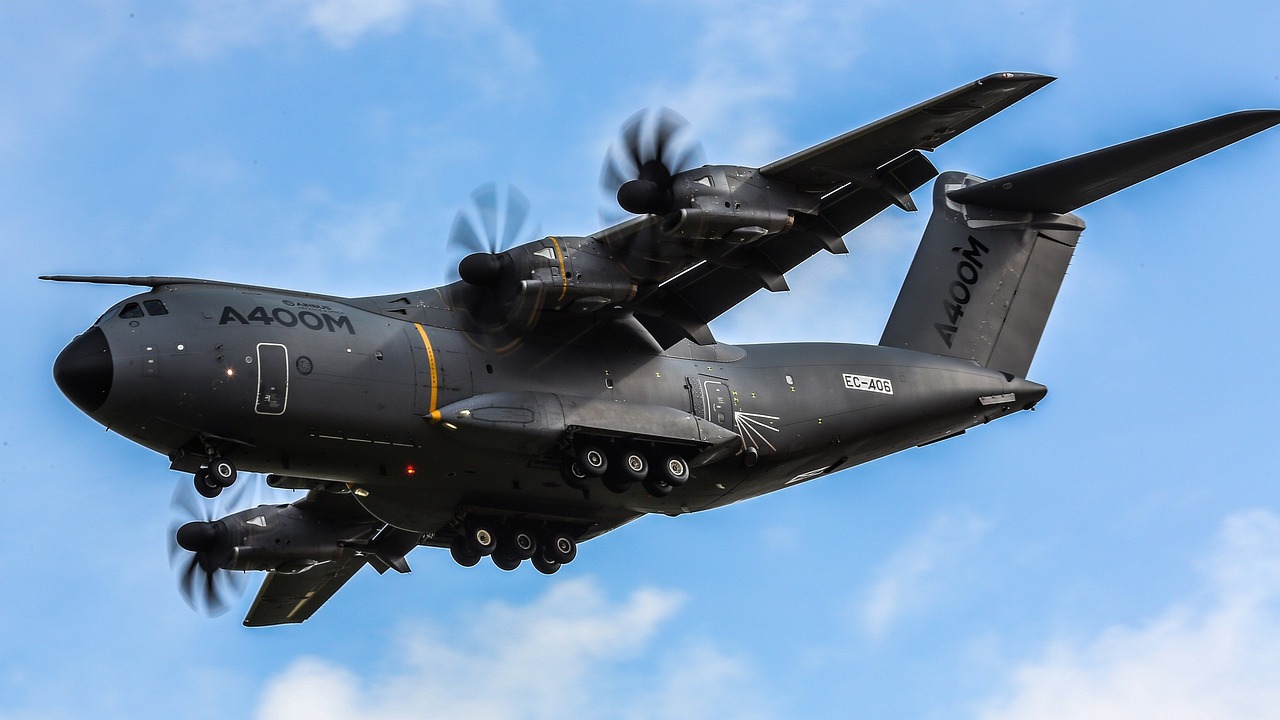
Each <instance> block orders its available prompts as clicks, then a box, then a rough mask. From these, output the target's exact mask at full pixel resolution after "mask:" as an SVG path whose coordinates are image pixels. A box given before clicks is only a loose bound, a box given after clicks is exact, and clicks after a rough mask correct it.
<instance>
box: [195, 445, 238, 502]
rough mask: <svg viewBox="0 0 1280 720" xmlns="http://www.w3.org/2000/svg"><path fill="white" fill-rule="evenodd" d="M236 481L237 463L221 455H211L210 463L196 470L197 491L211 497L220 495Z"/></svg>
mask: <svg viewBox="0 0 1280 720" xmlns="http://www.w3.org/2000/svg"><path fill="white" fill-rule="evenodd" d="M235 481H236V466H235V463H233V462H231V461H230V460H228V459H226V458H224V457H222V456H221V455H214V456H212V457H210V458H209V464H208V465H205V466H204V467H202V468H200V469H199V470H196V473H195V478H194V482H195V486H196V492H198V493H200V495H202V496H203V497H207V498H210V499H212V498H216V497H218V495H220V494H222V491H223V490H225V489H226V488H229V487H231V485H232V483H234V482H235Z"/></svg>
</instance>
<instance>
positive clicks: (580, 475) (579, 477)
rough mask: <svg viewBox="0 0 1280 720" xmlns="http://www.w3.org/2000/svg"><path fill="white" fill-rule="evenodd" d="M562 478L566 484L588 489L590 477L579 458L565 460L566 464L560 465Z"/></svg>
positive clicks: (575, 488)
mask: <svg viewBox="0 0 1280 720" xmlns="http://www.w3.org/2000/svg"><path fill="white" fill-rule="evenodd" d="M560 479H561V480H564V484H565V485H568V486H569V487H571V488H573V489H574V490H586V489H587V480H589V479H590V477H589V476H588V475H587V474H586V473H585V472H583V470H582V467H581V466H580V465H578V461H577V460H565V461H564V464H563V465H561V466H560Z"/></svg>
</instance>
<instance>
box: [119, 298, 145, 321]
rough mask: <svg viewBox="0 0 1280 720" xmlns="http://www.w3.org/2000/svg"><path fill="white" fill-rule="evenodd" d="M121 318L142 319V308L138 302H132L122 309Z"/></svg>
mask: <svg viewBox="0 0 1280 720" xmlns="http://www.w3.org/2000/svg"><path fill="white" fill-rule="evenodd" d="M120 317H122V318H126V319H128V318H140V317H142V307H141V306H140V305H138V303H136V302H131V303H129V304H128V305H125V306H124V307H123V308H121V309H120Z"/></svg>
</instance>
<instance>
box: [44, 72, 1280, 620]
mask: <svg viewBox="0 0 1280 720" xmlns="http://www.w3.org/2000/svg"><path fill="white" fill-rule="evenodd" d="M1052 80H1053V78H1050V77H1046V76H1042V75H1034V74H1025V73H1001V74H996V75H991V76H989V77H986V78H983V79H981V80H978V81H976V82H973V83H971V84H968V85H965V86H962V87H959V88H957V89H955V90H952V91H950V92H947V93H944V94H942V95H940V96H938V97H936V98H933V99H932V100H928V101H926V102H924V103H921V104H920V105H917V106H915V107H912V108H909V109H907V110H904V111H902V112H899V113H896V114H894V115H891V116H889V117H886V118H884V119H882V120H878V121H876V122H873V123H871V124H869V125H867V126H865V127H862V128H859V129H857V130H853V131H851V132H848V133H845V134H843V135H840V136H839V137H836V138H833V139H831V140H828V141H826V142H823V143H820V144H818V145H815V146H813V147H811V148H808V149H806V150H801V151H800V152H797V153H795V154H793V155H789V156H787V157H784V158H782V159H780V160H777V161H775V162H771V163H769V164H767V165H764V166H763V167H758V168H755V167H739V166H734V165H701V166H698V167H690V166H689V165H691V164H694V162H693V157H694V155H695V153H694V152H693V150H692V147H693V146H692V144H691V143H690V142H687V141H685V140H684V139H683V138H684V135H685V134H686V131H685V128H684V126H683V125H682V123H681V122H680V121H679V119H678V117H677V116H675V115H674V114H672V113H669V112H659V113H650V114H642V115H639V116H636V117H634V118H633V119H632V120H631V121H629V122H628V123H627V124H626V125H625V126H624V128H623V132H622V135H621V142H620V144H619V145H617V146H616V147H615V148H614V150H613V152H611V154H610V157H609V158H608V159H607V160H606V163H605V167H604V171H603V174H602V175H603V178H602V180H603V182H604V183H605V184H606V185H609V186H610V188H611V189H612V190H615V191H616V198H617V202H618V204H619V205H620V206H621V207H622V208H623V209H624V210H626V211H628V212H629V213H632V214H634V217H631V218H629V219H626V220H625V221H623V222H621V223H618V224H615V225H613V226H611V227H608V228H606V229H604V230H601V231H599V232H597V233H594V234H592V235H588V236H586V237H564V236H548V237H543V238H540V239H537V240H534V241H531V242H526V243H523V244H519V245H516V246H515V247H502V242H501V241H500V240H499V239H498V231H497V226H496V223H495V216H496V214H495V213H494V212H493V211H491V210H490V211H487V212H484V213H482V218H481V222H480V223H478V225H479V229H478V230H477V229H476V227H475V226H476V223H472V224H466V223H463V224H462V225H460V226H456V227H455V237H456V238H460V239H459V240H458V242H459V244H460V246H462V247H469V248H471V249H473V250H476V252H472V253H471V254H469V255H467V256H466V257H464V258H462V260H461V262H460V263H459V264H458V266H457V277H458V280H456V281H455V282H452V283H450V284H446V285H444V286H442V287H437V288H432V289H428V290H419V291H414V292H403V293H393V294H390V295H381V296H376V297H362V298H345V297H334V296H330V295H319V294H315V293H308V292H297V291H292V290H282V289H277V288H268V287H256V286H249V285H241V284H238V283H234V282H221V281H214V280H198V279H190V278H182V277H98V276H52V277H48V276H47V277H46V278H45V279H48V280H57V281H69V282H92V283H107V284H116V285H126V286H140V287H145V288H148V289H147V291H146V292H144V293H142V294H140V295H135V296H133V297H129V298H127V299H125V300H123V301H121V302H120V303H118V304H117V305H115V306H113V307H112V308H110V309H109V310H108V311H107V312H106V313H105V314H104V315H103V316H102V317H101V318H99V319H98V321H97V322H95V323H94V324H93V326H92V327H90V328H89V329H88V330H87V331H86V332H84V333H83V334H82V335H80V336H78V337H77V338H75V339H74V340H72V342H71V343H70V344H69V345H68V346H67V347H66V349H64V350H63V351H62V353H61V354H60V355H59V356H58V358H57V361H56V362H55V364H54V368H53V374H54V378H55V380H56V381H57V384H58V386H59V387H60V388H61V389H62V391H63V392H64V393H65V394H66V396H67V397H68V398H69V399H70V400H71V401H72V402H73V403H74V404H75V405H76V406H77V407H79V408H80V409H81V410H83V411H84V412H85V413H87V414H88V415H89V416H90V417H92V418H93V419H94V420H96V421H98V422H99V423H101V424H103V425H105V426H106V427H108V428H110V429H111V430H113V431H115V432H116V433H118V434H120V435H122V436H124V437H126V438H128V439H130V440H132V441H134V442H136V443H138V444H140V445H143V446H145V447H147V448H150V449H152V450H155V451H156V452H159V453H162V454H164V455H165V456H167V457H168V458H169V460H170V463H171V465H170V467H171V468H172V469H174V470H178V471H182V472H189V473H192V474H193V476H194V487H195V489H196V490H198V491H199V493H200V494H202V495H204V496H206V497H214V496H216V495H218V494H219V493H220V492H221V491H222V490H223V489H224V488H226V487H229V486H231V485H232V484H233V483H234V482H235V481H236V478H237V476H238V474H240V473H247V472H253V473H266V474H267V476H266V482H267V484H269V485H271V486H273V487H277V488H292V489H298V490H307V491H308V492H307V493H306V495H305V496H304V497H303V498H302V499H300V500H298V501H297V502H294V503H291V504H284V505H263V506H259V507H254V508H250V509H247V510H243V511H240V512H235V513H232V514H230V515H228V516H226V517H222V518H218V519H213V518H212V517H210V518H208V519H205V520H196V521H193V522H189V523H186V524H185V525H182V526H181V527H180V528H178V529H177V531H176V537H175V542H176V544H177V546H178V547H180V548H182V550H180V551H179V552H184V551H185V552H189V553H190V556H189V560H188V563H187V566H186V569H185V571H184V572H183V573H182V582H181V585H182V587H183V588H184V590H185V591H186V593H187V594H188V596H190V595H193V594H194V595H196V596H197V598H196V599H197V600H200V601H202V602H204V603H206V604H207V606H208V607H210V608H212V607H214V606H216V605H218V604H219V603H220V602H221V600H220V598H219V597H218V596H219V593H220V592H221V583H222V582H223V580H222V578H223V577H224V576H225V575H226V574H228V573H229V572H230V571H245V570H263V571H266V572H267V576H266V579H265V581H264V582H263V584H262V587H261V589H260V590H259V591H258V594H257V597H256V599H255V600H254V602H253V604H252V607H251V608H250V610H249V613H248V616H247V617H246V618H245V620H244V623H245V624H246V625H250V626H259V625H275V624H281V623H297V622H302V621H304V620H306V619H307V618H309V617H311V615H312V614H313V613H315V612H316V610H317V609H318V608H319V607H320V606H321V605H322V604H323V603H324V602H325V601H326V600H327V599H328V598H330V597H331V596H332V595H333V593H334V592H335V591H337V590H338V589H339V587H341V586H342V584H343V583H345V582H346V581H347V580H348V579H350V578H351V577H352V575H354V574H355V573H356V572H357V571H358V570H359V569H360V568H361V567H363V566H364V565H366V564H368V565H371V566H373V567H374V569H375V570H377V571H378V572H380V573H381V572H386V571H387V570H388V569H395V570H397V571H399V572H407V571H408V569H409V566H408V564H407V563H406V561H405V555H406V554H407V553H408V552H409V551H410V550H411V549H413V548H415V547H417V546H419V545H428V546H434V547H442V548H443V547H447V548H449V550H450V551H451V553H452V555H453V557H454V559H456V560H457V562H458V563H460V564H462V565H465V566H471V565H475V564H476V563H477V562H479V561H480V560H481V559H482V558H484V557H486V556H487V557H490V558H491V559H492V560H493V562H494V563H495V564H497V565H498V566H499V567H501V568H503V569H504V570H513V569H515V568H516V567H517V566H519V565H520V564H521V562H522V561H524V560H530V561H531V564H532V565H533V566H534V567H535V568H536V569H538V570H539V571H541V572H543V573H553V572H555V571H556V570H558V569H559V568H560V566H561V565H563V564H565V563H568V562H571V561H572V560H573V559H574V557H575V555H576V554H577V552H578V545H579V544H580V543H581V542H583V541H586V540H590V539H592V538H595V537H597V536H599V535H601V534H603V533H606V532H608V531H610V530H613V529H615V528H617V527H619V526H621V525H623V524H625V523H627V522H629V521H631V520H634V519H636V518H638V517H640V516H642V515H644V514H646V513H664V514H667V515H677V514H681V513H691V512H697V511H700V510H708V509H710V508H716V507H721V506H724V505H728V504H730V503H734V502H738V501H740V500H743V499H746V498H751V497H755V496H758V495H763V494H765V493H769V492H773V491H775V490H781V489H783V488H785V487H788V486H790V485H795V484H798V483H802V482H805V481H808V480H812V479H814V478H817V477H820V476H823V475H828V474H830V473H834V472H838V471H840V470H844V469H845V468H849V467H853V466H854V465H858V464H860V463H864V462H867V461H869V460H874V459H876V458H879V457H883V456H885V455H889V454H891V453H895V452H898V451H899V450H904V449H906V448H910V447H915V446H920V445H925V444H927V443H932V442H937V441H939V440H943V439H946V438H951V437H955V436H957V435H960V434H962V433H964V432H965V431H966V430H967V429H968V428H972V427H974V426H976V425H979V424H982V423H986V422H989V421H991V420H995V419H997V418H1001V417H1004V416H1006V415H1009V414H1011V413H1014V412H1017V411H1019V410H1026V409H1029V408H1031V407H1033V406H1035V404H1036V403H1037V402H1038V401H1039V400H1040V399H1041V398H1043V397H1044V395H1045V392H1046V389H1045V387H1044V386H1043V385H1039V384H1037V383H1035V382H1032V381H1030V380H1028V379H1026V375H1027V371H1028V368H1029V367H1030V364H1031V360H1032V357H1033V355H1034V354H1035V350H1036V346H1037V344H1038V343H1039V340H1040V337H1041V333H1042V331H1043V329H1044V326H1045V323H1046V321H1047V319H1048V316H1049V312H1050V309H1051V307H1052V305H1053V302H1054V298H1055V297H1056V295H1057V292H1058V288H1059V286H1060V284H1061V282H1062V279H1063V276H1064V274H1065V272H1066V269H1067V264H1068V262H1069V261H1070V259H1071V256H1072V253H1073V251H1074V249H1075V246H1076V240H1077V238H1078V237H1079V235H1080V233H1081V231H1082V230H1084V227H1085V226H1084V223H1083V222H1082V221H1081V220H1080V218H1078V217H1077V216H1075V215H1073V214H1071V213H1072V211H1073V210H1075V209H1076V208H1079V207H1081V206H1083V205H1086V204H1088V203H1090V202H1093V201H1095V200H1098V199H1099V198H1102V197H1104V196H1106V195H1109V194H1111V193H1113V192H1116V191H1118V190H1121V189H1123V188H1125V187H1128V186H1129V185H1132V184H1134V183H1137V182H1140V181H1142V180H1144V179H1146V178H1149V177H1152V176H1154V175H1157V174H1159V173H1161V172H1164V171H1165V170H1168V169H1170V168H1172V167H1175V166H1177V165H1180V164H1182V163H1184V162H1187V161H1189V160H1192V159H1194V158H1197V157H1200V156H1201V155H1204V154H1206V153H1209V152H1212V151H1214V150H1217V149H1219V148H1222V147H1224V146H1226V145H1229V144H1231V143H1233V142H1236V141H1237V140H1240V139H1242V138H1245V137H1248V136H1249V135H1252V134H1254V133H1257V132H1260V131H1262V130H1264V129H1267V128H1269V127H1271V126H1273V125H1276V124H1277V123H1280V111H1276V110H1257V111H1246V112H1238V113H1233V114H1229V115H1224V116H1221V117H1217V118H1213V119H1210V120H1206V121H1203V122H1199V123H1196V124H1193V125H1188V126H1185V127H1182V128H1179V129H1176V130H1170V131H1168V132H1163V133H1160V134H1157V135H1152V136H1149V137H1146V138H1142V139H1139V140H1134V141H1131V142H1127V143H1124V144H1121V145H1116V146H1113V147H1110V148H1106V149H1103V150H1098V151H1095V152H1091V153H1088V154H1085V155H1080V156H1077V157H1074V158H1070V159H1067V160H1062V161H1059V162H1055V163H1051V164H1049V165H1045V166H1042V167H1038V168H1035V169H1032V170H1026V171H1023V172H1019V173H1015V174H1013V175H1008V176H1005V177H1000V178H997V179H995V180H983V179H981V178H978V177H975V176H973V175H969V174H966V173H962V172H947V173H943V174H941V175H939V174H938V171H937V170H936V169H935V168H934V166H933V165H932V164H931V163H930V161H929V160H928V159H927V158H926V156H925V155H924V152H922V151H933V150H936V149H937V148H938V147H939V146H941V145H942V144H943V143H945V142H947V141H948V140H950V139H952V138H954V137H955V136H956V135H958V134H960V133H961V132H964V131H965V130H968V129H969V128H971V127H973V126H974V125H976V124H978V123H979V122H981V121H983V120H985V119H987V118H989V117H991V116H992V115H994V114H995V113H997V112H999V111H1001V110H1003V109H1005V108H1006V107H1008V106H1010V105H1012V104H1013V103H1015V102H1017V101H1019V100H1021V99H1023V98H1024V97H1026V96H1027V95H1030V94H1031V93H1032V92H1034V91H1036V90H1038V89H1040V88H1042V87H1044V86H1045V85H1046V84H1048V83H1049V82H1051V81H1052ZM934 177H937V180H936V181H935V183H934V185H933V192H932V196H933V197H932V199H933V214H932V217H931V219H930V221H929V223H928V226H927V229H926V230H925V233H924V237H923V239H922V241H921V243H920V245H919V249H918V251H917V253H916V256H915V259H914V261H913V263H912V265H911V267H910V270H909V271H908V274H907V277H906V280H905V282H904V284H903V286H902V289H901V292H900V294H899V296H898V299H897V303H896V305H895V306H894V308H893V310H892V313H891V315H890V317H889V320H888V324H887V326H886V327H885V329H884V334H883V336H882V337H881V339H880V343H879V344H878V345H852V344H832V343H796V344H772V345H751V346H743V347H735V346H732V345H728V344H724V343H719V342H717V341H716V340H715V338H713V337H712V334H711V331H710V330H709V328H708V323H710V322H711V321H712V320H713V319H715V318H716V317H718V316H719V315H721V314H722V313H724V312H726V311H728V310H729V309H731V308H733V307H734V306H735V305H737V304H738V303H740V302H742V301H743V300H744V299H746V298H747V297H749V296H751V295H752V294H754V293H756V292H757V291H759V290H761V289H766V290H769V291H772V292H777V291H782V290H786V289H787V283H786V280H785V277H784V276H785V274H786V273H787V272H788V271H789V270H791V269H792V268H794V267H796V266H797V265H799V264H800V263H801V262H803V261H804V260H806V259H807V258H809V257H810V256H812V255H814V254H816V253H819V252H823V251H825V252H827V253H832V254H840V253H844V252H846V248H845V244H844V240H843V237H844V235H845V234H847V233H848V232H849V231H851V230H852V229H853V228H855V227H858V226H859V225H861V224H862V223H864V222H866V221H867V220H869V219H870V218H872V217H873V216H875V215H876V214H878V213H880V212H881V211H882V210H885V209H886V208H888V207H889V206H891V205H894V206H897V207H898V208H900V209H902V210H906V211H911V210H915V204H914V202H913V200H912V198H911V192H912V191H914V190H916V189H917V188H919V187H921V186H922V185H924V183H926V182H927V181H929V180H930V179H932V178H934ZM492 193H493V191H492V190H485V191H482V192H481V195H482V196H485V197H489V196H491V195H492ZM512 197H515V196H512ZM490 199H491V198H490ZM522 213H523V207H522V205H521V203H520V202H512V201H510V200H509V207H508V208H507V211H506V214H507V215H508V216H509V217H508V220H509V222H508V226H507V227H508V228H509V227H510V226H511V225H512V224H513V223H511V222H510V220H511V219H512V218H511V217H510V216H519V215H521V214H522ZM506 234H507V235H510V233H506ZM482 236H483V237H482ZM242 487H243V485H242ZM183 557H188V556H185V555H184V556H183ZM188 599H189V600H191V599H192V598H190V597H188Z"/></svg>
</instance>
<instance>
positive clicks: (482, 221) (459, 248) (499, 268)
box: [445, 182, 537, 287]
mask: <svg viewBox="0 0 1280 720" xmlns="http://www.w3.org/2000/svg"><path fill="white" fill-rule="evenodd" d="M529 207H530V206H529V198H527V197H525V195H524V193H522V192H520V191H519V190H518V189H516V188H515V187H514V186H512V185H508V186H507V187H506V189H505V192H504V193H502V194H501V196H500V195H499V192H498V187H497V185H496V184H494V183H491V182H490V183H485V184H484V185H481V186H480V187H478V188H476V189H475V190H473V191H472V192H471V205H470V207H468V208H464V209H462V210H459V211H458V213H457V214H456V215H454V217H453V226H452V227H451V228H450V229H449V239H448V240H447V241H446V243H445V248H446V250H447V251H448V254H449V256H450V257H460V258H461V260H460V262H458V264H457V265H453V264H450V266H449V270H448V272H449V274H450V278H449V279H451V280H454V279H462V280H465V281H466V282H467V284H469V285H474V286H477V287H496V286H498V285H499V284H500V283H501V281H502V279H503V275H504V272H505V274H508V275H509V274H510V272H511V259H510V258H509V257H507V256H505V255H504V253H505V252H506V251H507V250H510V249H511V248H513V247H515V246H516V245H519V244H520V243H522V242H526V241H528V240H532V239H533V238H534V237H535V236H536V235H537V228H536V227H526V226H528V225H529Z"/></svg>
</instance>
